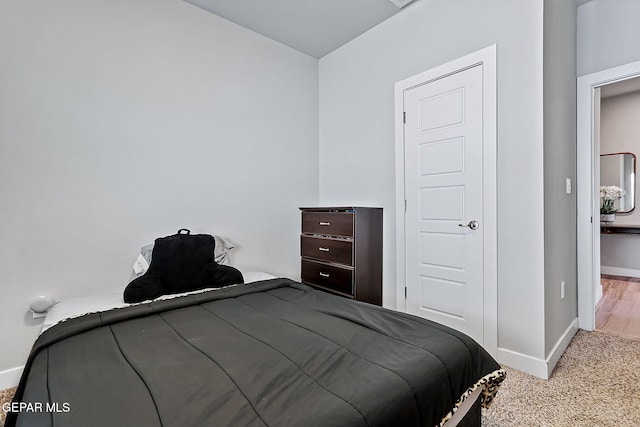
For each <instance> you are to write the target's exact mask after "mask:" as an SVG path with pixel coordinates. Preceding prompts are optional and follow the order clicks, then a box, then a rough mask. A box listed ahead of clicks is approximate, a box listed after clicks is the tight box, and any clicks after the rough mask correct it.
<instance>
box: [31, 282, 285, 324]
mask: <svg viewBox="0 0 640 427" xmlns="http://www.w3.org/2000/svg"><path fill="white" fill-rule="evenodd" d="M242 276H243V277H244V283H245V284H246V283H251V282H257V281H259V280H269V279H275V278H276V276H274V275H273V274H269V273H264V272H262V271H245V272H242ZM231 286H236V285H231ZM216 289H220V288H207V289H199V290H197V291H191V292H184V293H182V294H171V295H163V296H162V297H160V298H158V299H159V300H160V299H171V298H176V297H179V296H183V295H188V294H195V293H200V292H206V291H211V290H216ZM145 302H147V301H145ZM129 305H132V304H127V303H125V302H124V301H123V300H122V292H117V293H112V294H102V295H90V296H85V297H79V298H71V299H68V300H65V301H60V302H59V303H57V304H55V305H54V306H53V307H51V308H50V309H49V310H48V311H47V315H46V317H45V318H44V323H43V325H42V331H41V332H40V333H42V332H44V331H46V330H47V329H49V328H50V327H52V326H54V325H56V324H58V323H60V322H62V321H63V320H66V319H71V318H74V317H79V316H82V315H84V314H87V313H97V312H99V311H106V310H111V309H112V308H120V307H127V306H129Z"/></svg>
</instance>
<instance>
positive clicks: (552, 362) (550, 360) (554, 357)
mask: <svg viewBox="0 0 640 427" xmlns="http://www.w3.org/2000/svg"><path fill="white" fill-rule="evenodd" d="M576 332H578V318H577V317H576V318H575V319H573V322H571V324H570V325H569V327H568V328H567V330H566V331H564V334H562V336H561V337H560V339H559V340H558V342H557V343H556V345H554V346H553V348H552V349H551V351H550V352H549V354H548V355H547V378H549V377H550V376H551V372H553V368H555V367H556V365H557V364H558V360H560V357H561V356H562V355H563V354H564V352H565V350H566V349H567V347H569V344H571V340H572V339H573V337H574V336H575V335H576Z"/></svg>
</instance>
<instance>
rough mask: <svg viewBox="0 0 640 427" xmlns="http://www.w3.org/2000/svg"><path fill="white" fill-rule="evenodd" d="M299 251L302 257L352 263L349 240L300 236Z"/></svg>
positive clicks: (351, 246)
mask: <svg viewBox="0 0 640 427" xmlns="http://www.w3.org/2000/svg"><path fill="white" fill-rule="evenodd" d="M300 252H301V253H302V256H303V257H307V258H315V259H320V260H323V261H330V262H337V263H338V264H345V265H349V266H352V265H353V242H351V241H349V240H337V239H321V238H318V237H309V236H302V237H301V238H300Z"/></svg>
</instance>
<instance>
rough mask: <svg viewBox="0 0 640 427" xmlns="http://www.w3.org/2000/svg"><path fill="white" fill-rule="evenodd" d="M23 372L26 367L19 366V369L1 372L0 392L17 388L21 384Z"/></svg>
mask: <svg viewBox="0 0 640 427" xmlns="http://www.w3.org/2000/svg"><path fill="white" fill-rule="evenodd" d="M23 370H24V366H18V367H17V368H12V369H7V370H6V371H0V390H6V389H8V388H12V387H15V386H17V385H18V383H19V382H20V376H22V371H23Z"/></svg>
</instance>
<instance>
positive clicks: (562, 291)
mask: <svg viewBox="0 0 640 427" xmlns="http://www.w3.org/2000/svg"><path fill="white" fill-rule="evenodd" d="M560 299H564V282H560Z"/></svg>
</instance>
